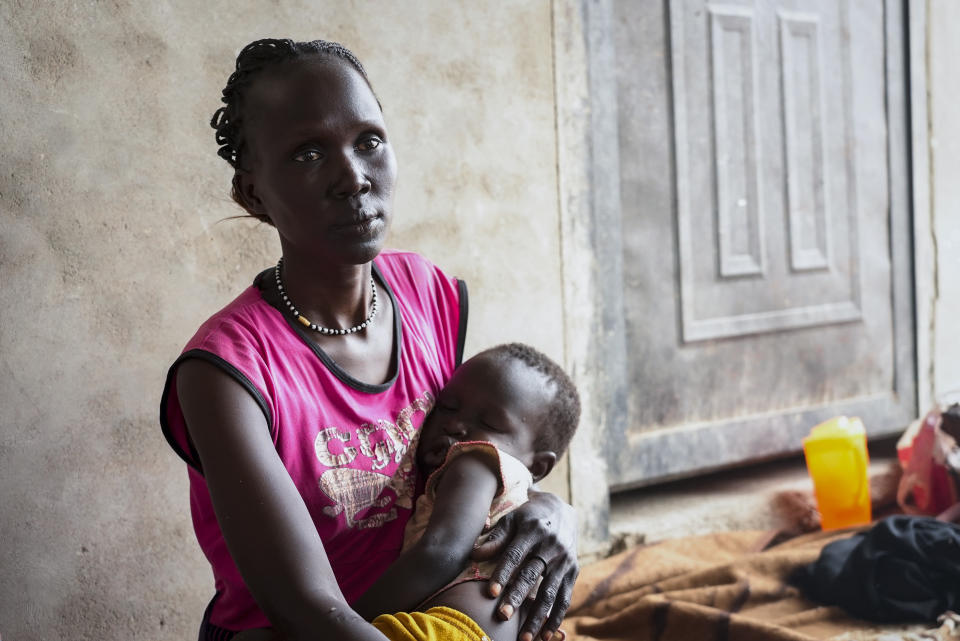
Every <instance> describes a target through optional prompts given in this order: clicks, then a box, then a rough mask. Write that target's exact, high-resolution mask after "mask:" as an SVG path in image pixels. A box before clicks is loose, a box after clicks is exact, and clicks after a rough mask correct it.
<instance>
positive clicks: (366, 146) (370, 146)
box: [357, 138, 383, 151]
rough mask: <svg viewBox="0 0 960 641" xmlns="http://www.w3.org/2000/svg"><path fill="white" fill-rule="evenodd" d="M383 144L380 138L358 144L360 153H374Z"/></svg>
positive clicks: (369, 139)
mask: <svg viewBox="0 0 960 641" xmlns="http://www.w3.org/2000/svg"><path fill="white" fill-rule="evenodd" d="M381 144H383V141H382V140H380V139H379V138H367V139H366V140H361V141H360V142H359V143H358V144H357V149H358V150H359V151H373V150H374V149H376V148H377V147H379V146H380V145H381Z"/></svg>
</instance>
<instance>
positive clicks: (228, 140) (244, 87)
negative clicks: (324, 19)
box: [210, 38, 373, 223]
mask: <svg viewBox="0 0 960 641" xmlns="http://www.w3.org/2000/svg"><path fill="white" fill-rule="evenodd" d="M314 56H328V57H334V58H339V59H341V60H343V61H345V62H347V63H348V64H349V65H350V66H352V67H353V68H354V69H356V71H357V72H358V73H359V74H360V76H361V77H363V79H364V80H365V81H366V83H367V86H368V87H370V91H371V92H372V91H373V87H372V86H371V85H370V79H369V78H367V72H366V71H365V70H364V68H363V65H362V64H360V61H359V60H358V59H357V57H356V56H355V55H353V53H352V52H351V51H350V50H349V49H347V48H346V47H344V46H343V45H341V44H338V43H336V42H328V41H326V40H312V41H310V42H295V41H293V40H290V39H288V38H284V39H275V38H265V39H263V40H256V41H254V42H251V43H250V44H248V45H247V46H246V47H244V48H243V49H242V50H241V51H240V53H239V54H238V55H237V66H236V69H235V70H234V72H233V73H232V74H230V78H229V79H227V85H226V86H225V87H224V88H223V98H222V99H221V100H222V101H223V103H224V106H223V107H220V108H219V109H217V110H216V111H215V112H213V117H212V118H211V119H210V126H211V127H213V128H214V130H216V133H215V137H216V140H217V144H218V145H220V148H219V149H218V150H217V155H218V156H220V157H221V158H223V159H224V160H226V161H227V162H228V163H230V166H231V167H233V169H234V172H235V173H234V175H233V185H232V189H231V193H230V196H231V197H232V198H233V200H234V201H235V202H236V203H237V204H238V205H240V206H241V207H243V208H244V209H245V210H247V212H248V213H249V214H250V215H251V216H253V217H254V218H256V219H258V220H260V221H262V222H266V223H270V219H269V218H267V217H266V216H263V215H261V214H257V213H256V212H254V211H253V210H252V208H251V207H250V206H249V204H248V203H247V202H246V200H245V199H244V197H243V194H242V193H241V191H240V184H239V172H240V171H242V170H243V154H244V151H245V147H246V141H245V140H244V135H243V121H244V109H245V102H246V97H247V92H248V91H249V89H250V87H251V86H252V85H253V83H254V81H255V80H256V78H257V76H258V75H259V74H260V72H261V71H263V70H264V69H266V68H268V67H271V66H275V65H278V64H280V63H284V62H290V61H295V60H302V59H304V58H307V57H314Z"/></svg>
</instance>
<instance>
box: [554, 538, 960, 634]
mask: <svg viewBox="0 0 960 641" xmlns="http://www.w3.org/2000/svg"><path fill="white" fill-rule="evenodd" d="M853 531H855V530H846V531H843V530H841V531H835V532H816V533H812V534H806V535H803V536H799V537H796V538H793V539H790V540H787V541H786V542H783V543H780V544H777V545H770V543H771V536H770V534H769V533H764V532H727V533H720V534H710V535H705V536H698V537H690V538H683V539H675V540H668V541H664V542H661V543H657V544H652V545H644V546H639V547H635V548H632V549H628V550H626V551H624V552H622V553H620V554H618V555H616V556H612V557H610V558H608V559H604V560H602V561H598V562H596V563H593V564H590V565H587V566H586V567H584V568H583V570H582V571H581V574H580V578H579V580H578V581H577V585H576V588H575V590H574V595H573V602H572V604H571V607H570V610H569V612H568V614H567V619H566V621H565V622H564V625H563V628H564V630H565V631H566V632H567V635H568V639H569V638H571V637H572V639H576V640H579V641H590V640H594V639H596V640H602V641H648V640H649V641H701V640H703V641H708V640H709V641H714V640H716V641H724V640H730V641H810V640H813V639H837V640H838V641H839V640H841V639H842V640H843V641H853V640H858V641H860V640H868V639H875V640H877V641H887V640H888V639H911V638H917V639H920V638H923V639H927V638H929V639H937V638H941V637H939V636H926V635H927V634H929V633H924V632H922V631H923V630H924V628H925V626H922V625H921V626H916V625H914V626H909V625H903V626H878V625H876V624H872V623H869V622H866V621H862V620H858V619H854V618H852V617H850V616H848V615H846V614H845V613H844V612H843V611H842V610H840V609H839V608H836V607H826V606H820V605H818V604H816V603H812V602H810V601H808V600H807V599H805V598H803V596H802V595H801V594H800V593H799V592H798V591H797V590H796V589H795V588H794V587H792V586H789V585H787V584H786V583H785V579H786V577H787V576H788V575H789V574H790V572H791V571H792V570H794V569H795V568H797V567H799V566H801V565H805V564H807V563H811V562H813V561H815V560H816V559H817V557H818V556H819V554H820V549H821V548H822V547H823V546H824V545H826V544H827V543H829V542H830V541H833V540H836V539H837V538H841V537H844V536H849V535H850V534H851V533H852V532H853ZM921 635H922V636H921ZM943 638H947V637H943ZM949 638H954V637H953V636H952V635H951V636H950V637H949ZM957 638H960V637H957Z"/></svg>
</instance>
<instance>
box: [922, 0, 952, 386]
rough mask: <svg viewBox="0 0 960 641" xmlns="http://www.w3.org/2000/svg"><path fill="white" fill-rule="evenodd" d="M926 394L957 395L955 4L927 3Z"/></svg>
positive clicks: (940, 0)
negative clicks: (930, 261)
mask: <svg viewBox="0 0 960 641" xmlns="http://www.w3.org/2000/svg"><path fill="white" fill-rule="evenodd" d="M928 7H929V12H930V15H929V18H930V19H929V22H928V24H929V44H928V60H929V71H928V83H929V84H928V89H929V91H928V97H929V111H928V113H929V118H930V124H929V132H930V138H929V163H930V211H929V215H930V219H929V223H928V226H929V229H930V232H931V237H932V239H933V242H932V243H930V246H931V247H930V248H931V249H932V251H933V254H934V260H935V272H934V274H933V275H932V280H933V282H932V286H931V287H930V289H931V291H932V297H933V301H932V312H931V314H930V321H931V322H930V325H929V327H928V328H927V332H929V336H928V337H927V338H928V339H929V342H928V343H927V345H928V346H929V347H928V348H929V349H930V352H931V354H932V358H931V359H930V360H931V369H930V372H929V379H930V383H929V389H930V393H931V394H932V395H933V396H934V398H936V397H937V396H943V395H945V394H947V393H948V392H957V393H958V394H960V110H958V107H957V105H960V68H958V66H957V64H956V62H957V60H960V38H958V35H960V3H957V2H955V1H954V0H933V1H931V2H930V3H929V5H928Z"/></svg>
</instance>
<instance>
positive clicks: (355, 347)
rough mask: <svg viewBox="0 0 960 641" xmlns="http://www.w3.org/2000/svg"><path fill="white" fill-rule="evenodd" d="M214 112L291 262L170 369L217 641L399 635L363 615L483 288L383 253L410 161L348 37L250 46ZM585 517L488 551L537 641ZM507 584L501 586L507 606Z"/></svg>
mask: <svg viewBox="0 0 960 641" xmlns="http://www.w3.org/2000/svg"><path fill="white" fill-rule="evenodd" d="M223 100H224V102H225V103H226V106H225V107H223V108H221V109H220V110H218V111H217V113H216V114H215V115H214V119H213V122H212V124H213V126H214V127H215V128H216V130H217V141H218V142H219V143H220V144H221V145H222V146H221V149H220V152H219V153H220V155H221V156H222V157H224V158H225V159H227V160H228V161H229V162H230V163H231V165H233V167H234V168H235V175H234V179H233V197H234V199H235V200H236V201H237V202H238V203H239V204H240V205H241V206H242V207H243V208H244V209H246V210H247V212H248V213H250V215H252V216H254V217H256V218H258V219H259V220H262V221H264V222H266V223H268V224H270V225H272V226H273V227H275V228H276V230H277V232H278V234H279V237H280V245H281V248H282V252H283V256H282V258H281V261H280V262H278V263H277V266H276V267H275V268H272V269H268V270H266V271H264V272H263V273H261V274H260V275H259V276H258V277H257V279H256V282H255V283H254V285H253V286H251V287H250V288H248V289H247V290H245V291H244V292H243V293H241V295H240V296H239V297H238V298H237V299H236V300H234V301H233V302H232V303H230V304H229V305H228V306H227V307H225V308H224V309H223V310H221V311H220V312H218V313H217V314H215V315H214V316H213V317H211V318H210V319H209V320H208V321H207V322H206V323H204V324H203V326H201V328H200V329H199V330H198V332H197V334H196V335H195V336H194V337H193V338H192V339H191V340H190V342H189V343H188V344H187V347H186V348H185V350H184V353H183V354H182V355H181V357H180V358H179V359H178V360H177V361H176V362H175V363H174V365H173V366H172V367H171V368H170V372H169V374H168V378H167V385H166V388H165V390H164V398H163V401H162V409H161V423H162V424H163V428H164V433H165V434H166V436H167V438H168V440H169V441H170V443H171V445H172V446H173V447H174V449H175V450H176V451H177V452H178V454H180V455H181V456H182V457H183V458H184V460H185V461H186V462H187V463H188V465H189V473H190V481H191V508H192V512H193V518H194V526H195V529H196V532H197V537H198V541H199V542H200V545H201V548H202V549H203V551H204V553H205V554H206V555H207V558H208V559H209V561H210V563H211V565H212V567H213V571H214V577H215V581H216V589H217V594H216V596H215V597H214V600H213V601H212V602H211V604H210V606H209V607H208V609H207V613H206V615H205V616H204V622H203V625H202V628H201V638H202V639H203V638H207V639H213V638H216V639H226V638H231V636H232V635H233V634H234V632H236V631H239V630H247V629H253V628H261V627H267V626H270V625H272V626H273V627H276V628H278V629H279V630H280V631H281V632H282V633H283V634H285V635H286V636H287V637H290V638H308V637H311V638H314V637H320V638H339V637H341V636H342V637H343V638H357V639H359V638H381V639H382V637H378V636H377V635H378V633H377V632H376V631H375V630H374V629H373V628H372V627H371V626H369V625H368V624H366V623H365V622H364V621H363V620H362V619H361V618H360V617H359V616H358V615H356V614H355V613H354V612H353V611H352V610H350V609H349V607H347V606H346V604H347V603H349V602H351V601H353V600H355V599H356V598H357V597H359V596H360V595H361V594H363V592H364V591H365V589H366V588H367V587H368V586H369V585H370V584H371V583H372V582H373V581H374V580H375V579H376V578H377V576H379V575H380V574H381V573H382V572H383V570H384V569H385V568H386V567H387V566H388V565H389V564H390V562H391V561H392V560H393V559H395V558H396V556H397V554H398V551H399V549H400V546H401V543H402V534H403V527H404V524H405V522H406V520H407V518H408V517H409V515H410V511H411V509H412V506H413V496H414V493H415V491H416V489H417V487H416V484H417V480H418V479H417V476H416V469H415V465H414V460H413V456H412V454H413V449H414V447H415V443H416V435H417V430H418V429H419V426H420V425H421V423H422V421H423V417H424V416H425V415H426V413H427V412H429V411H430V409H431V407H432V406H433V402H434V398H435V395H436V392H437V391H438V390H439V389H440V388H441V387H442V386H443V384H444V383H445V382H446V380H447V379H448V378H449V377H450V375H451V373H452V371H453V369H454V368H455V367H456V365H457V364H458V363H459V361H460V357H461V355H462V346H463V339H464V331H465V326H466V289H465V288H464V287H463V284H462V283H461V282H459V281H457V280H456V279H452V278H449V277H447V276H446V275H444V274H443V273H442V272H441V271H440V270H439V269H437V268H436V267H434V266H433V265H431V264H430V263H428V262H427V261H425V260H424V259H422V258H420V257H419V256H416V255H415V254H410V253H402V252H393V251H383V244H384V241H385V238H386V235H387V231H388V229H389V225H390V221H391V217H392V204H393V187H394V183H395V180H396V164H395V159H394V155H393V151H392V149H391V147H390V143H389V139H388V137H387V131H386V127H385V124H384V121H383V114H382V112H381V109H380V105H379V102H378V101H377V99H376V96H375V95H374V93H373V90H372V88H371V86H370V84H369V81H368V80H367V77H366V74H365V72H364V70H363V67H362V66H361V65H360V63H359V61H358V60H357V59H356V58H355V57H354V56H353V54H351V53H350V52H349V51H347V50H346V49H344V48H343V47H341V46H339V45H336V44H334V43H328V42H324V41H314V42H311V43H293V42H291V41H288V40H261V41H257V42H254V43H252V44H250V45H248V46H247V47H246V48H244V50H243V51H241V53H240V55H239V56H238V58H237V69H236V71H235V72H234V73H233V74H232V75H231V76H230V79H229V81H228V83H227V86H226V88H225V89H224V91H223ZM574 538H575V535H574V523H573V517H572V510H571V509H570V508H569V507H568V506H565V505H564V504H562V502H560V501H559V500H557V499H556V498H555V497H553V496H551V495H548V494H538V495H536V496H535V497H534V498H533V500H531V502H530V503H529V504H528V506H527V507H524V508H522V509H521V510H518V511H517V512H516V513H515V516H514V517H513V518H511V519H509V520H508V521H507V522H506V523H504V525H503V528H502V529H501V530H499V531H498V533H497V535H495V536H493V537H492V541H493V542H492V543H491V544H490V546H489V547H488V548H487V549H485V550H479V551H478V554H480V555H483V554H486V555H488V556H489V555H493V554H498V555H500V556H501V557H502V559H503V560H502V562H501V564H500V567H499V568H498V570H497V571H495V572H494V576H493V577H492V579H491V582H490V589H491V596H492V597H497V596H499V604H500V606H499V607H500V610H499V611H500V613H501V614H502V615H503V616H507V617H508V616H510V615H512V614H513V612H514V611H516V609H517V608H518V607H519V605H520V603H521V601H522V600H523V599H524V597H525V596H526V595H527V593H528V592H529V591H530V589H531V587H532V585H533V583H534V582H535V581H536V579H537V578H538V577H539V576H540V575H541V574H542V575H543V577H544V582H543V584H542V586H541V589H540V590H539V592H538V597H537V601H536V603H535V604H534V606H533V607H532V608H531V609H530V615H529V617H528V619H527V620H526V622H525V623H524V624H523V626H522V627H521V638H532V637H533V636H534V635H536V634H540V633H542V635H543V636H545V637H548V636H550V635H551V634H553V633H555V632H556V631H557V629H558V627H559V624H560V621H561V620H562V617H563V614H564V612H565V610H566V606H567V603H568V602H569V596H570V591H571V589H572V585H573V581H574V579H575V578H576V574H577V571H578V567H577V564H576V560H575V556H574V554H575V550H574V548H575V543H574ZM501 590H502V592H501Z"/></svg>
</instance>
